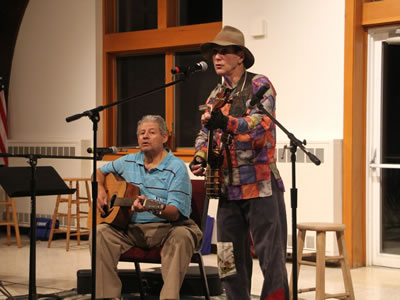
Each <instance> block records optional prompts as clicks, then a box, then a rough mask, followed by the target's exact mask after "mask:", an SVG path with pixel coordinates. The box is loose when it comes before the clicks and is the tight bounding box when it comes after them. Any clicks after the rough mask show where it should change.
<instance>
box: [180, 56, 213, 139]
mask: <svg viewBox="0 0 400 300" xmlns="http://www.w3.org/2000/svg"><path fill="white" fill-rule="evenodd" d="M202 60H204V58H203V57H202V56H201V54H200V52H199V51H196V52H178V53H175V62H176V65H177V66H188V65H193V64H195V63H196V62H199V61H202ZM219 80H220V77H219V76H217V74H216V73H215V71H214V67H213V65H212V63H209V62H208V69H207V71H206V72H196V73H193V74H192V75H191V77H190V79H188V80H186V81H184V82H182V83H180V84H178V85H177V86H176V87H175V136H176V145H177V147H193V146H194V139H195V137H196V134H197V132H198V131H199V129H200V127H201V124H200V116H201V114H202V112H200V111H199V105H200V104H204V103H205V101H206V99H207V97H208V95H209V94H210V92H211V90H212V89H213V88H214V87H215V85H216V84H217V83H218V82H219Z"/></svg>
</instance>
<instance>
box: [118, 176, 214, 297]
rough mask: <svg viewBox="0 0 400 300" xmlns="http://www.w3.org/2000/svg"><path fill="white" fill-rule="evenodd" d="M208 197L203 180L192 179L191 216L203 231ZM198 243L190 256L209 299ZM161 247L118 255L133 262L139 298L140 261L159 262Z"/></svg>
mask: <svg viewBox="0 0 400 300" xmlns="http://www.w3.org/2000/svg"><path fill="white" fill-rule="evenodd" d="M208 201H209V199H208V197H206V191H205V186H204V180H192V214H191V216H190V217H191V218H192V219H193V220H194V221H195V222H196V224H197V225H198V226H199V227H200V229H201V231H202V232H203V233H204V232H205V226H206V222H207V214H208ZM201 248H202V245H200V246H199V247H198V248H197V249H195V251H194V253H193V256H192V260H191V262H192V263H197V264H198V265H199V271H200V275H201V279H202V284H203V290H204V297H205V299H207V300H209V299H210V291H209V288H208V282H207V275H206V272H205V269H204V263H203V257H202V255H201V252H200V249H201ZM161 249H162V247H157V248H151V249H143V248H139V247H132V248H131V249H129V250H128V251H127V252H125V253H124V254H123V255H121V257H120V261H126V262H134V263H135V270H136V275H137V278H138V280H139V289H140V298H141V299H142V300H144V299H145V292H144V289H143V285H142V282H143V280H142V276H141V271H140V263H158V264H160V263H161Z"/></svg>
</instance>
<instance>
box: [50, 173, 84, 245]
mask: <svg viewBox="0 0 400 300" xmlns="http://www.w3.org/2000/svg"><path fill="white" fill-rule="evenodd" d="M90 180H91V179H90V178H64V181H65V182H66V183H67V185H68V186H69V188H71V189H72V188H74V189H76V191H75V193H74V194H69V195H65V196H64V195H58V196H57V202H56V207H55V208H54V214H53V221H52V223H51V229H50V234H49V241H48V245H47V246H48V248H50V245H51V242H52V240H53V235H54V233H58V232H65V233H67V237H66V239H67V245H66V250H67V251H69V241H70V237H71V236H76V237H77V243H78V245H80V237H81V235H86V236H88V235H89V230H88V228H87V226H86V227H84V226H82V222H81V221H82V219H87V218H88V212H89V210H90V209H91V203H92V202H91V200H92V198H91V194H90V189H89V183H90ZM82 185H84V187H85V189H86V193H84V194H82V191H81V186H82ZM61 203H66V204H67V206H68V207H67V212H66V213H62V212H60V204H61ZM82 204H86V205H87V206H88V210H81V205H82ZM72 205H75V206H76V207H75V212H74V213H73V210H72ZM58 217H67V227H66V228H65V229H56V228H55V223H56V220H57V218H58ZM73 219H75V220H76V229H75V230H71V223H72V222H71V221H72V220H73Z"/></svg>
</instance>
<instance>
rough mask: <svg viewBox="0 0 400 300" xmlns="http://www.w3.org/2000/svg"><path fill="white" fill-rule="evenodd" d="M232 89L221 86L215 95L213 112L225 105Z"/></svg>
mask: <svg viewBox="0 0 400 300" xmlns="http://www.w3.org/2000/svg"><path fill="white" fill-rule="evenodd" d="M230 95H231V90H230V89H227V88H221V89H220V91H219V92H218V93H217V95H215V99H214V103H213V104H212V106H211V112H213V111H216V110H217V109H220V108H221V107H223V106H224V105H225V104H226V103H227V102H228V100H229V96H230Z"/></svg>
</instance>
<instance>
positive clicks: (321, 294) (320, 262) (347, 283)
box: [290, 223, 354, 300]
mask: <svg viewBox="0 0 400 300" xmlns="http://www.w3.org/2000/svg"><path fill="white" fill-rule="evenodd" d="M297 229H298V230H299V233H298V244H297V279H298V278H299V274H300V266H301V265H312V266H316V275H315V279H316V285H315V287H313V288H304V289H298V293H304V292H311V291H315V299H316V300H323V299H328V298H337V299H350V300H354V290H353V283H352V280H351V274H350V267H349V261H348V258H347V248H346V242H345V239H344V231H345V229H346V225H344V224H337V223H302V224H297ZM307 231H315V232H316V234H317V251H316V262H311V261H307V260H304V257H305V256H306V255H303V248H304V239H305V236H306V232H307ZM327 232H335V233H336V241H337V243H338V248H339V255H338V256H327V255H326V254H325V238H326V233H327ZM327 261H329V262H339V263H340V266H341V269H342V274H343V281H344V287H345V292H343V293H336V294H328V293H326V291H325V263H326V262H327ZM292 290H293V272H292V276H291V278H290V299H292V295H293V293H292Z"/></svg>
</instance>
